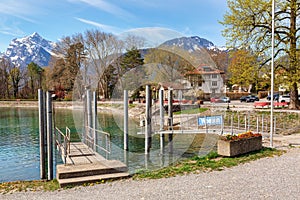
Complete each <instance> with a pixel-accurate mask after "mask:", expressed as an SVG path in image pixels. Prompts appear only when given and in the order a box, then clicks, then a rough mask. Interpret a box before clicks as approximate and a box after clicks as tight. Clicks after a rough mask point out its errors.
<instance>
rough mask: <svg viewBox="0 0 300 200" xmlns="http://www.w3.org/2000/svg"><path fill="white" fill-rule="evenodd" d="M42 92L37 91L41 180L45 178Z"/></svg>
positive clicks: (40, 90)
mask: <svg viewBox="0 0 300 200" xmlns="http://www.w3.org/2000/svg"><path fill="white" fill-rule="evenodd" d="M43 93H44V92H43V90H42V89H39V90H38V97H39V132H40V177H41V179H45V178H46V167H45V163H46V162H45V131H44V130H45V128H44V127H45V124H44V118H45V108H44V105H45V103H44V102H45V100H44V98H43V97H44V94H43Z"/></svg>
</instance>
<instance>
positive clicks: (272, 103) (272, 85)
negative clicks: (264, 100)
mask: <svg viewBox="0 0 300 200" xmlns="http://www.w3.org/2000/svg"><path fill="white" fill-rule="evenodd" d="M274 32H275V0H272V63H271V119H270V147H271V148H272V147H273V112H274V99H273V98H274Z"/></svg>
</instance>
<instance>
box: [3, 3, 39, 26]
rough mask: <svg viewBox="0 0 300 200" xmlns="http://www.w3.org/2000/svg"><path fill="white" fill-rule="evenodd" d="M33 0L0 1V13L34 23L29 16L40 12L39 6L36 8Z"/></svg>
mask: <svg viewBox="0 0 300 200" xmlns="http://www.w3.org/2000/svg"><path fill="white" fill-rule="evenodd" d="M36 3H37V2H36V1H35V0H29V1H17V0H8V1H2V2H0V14H4V15H9V16H14V17H17V18H20V19H23V20H25V21H28V22H32V23H35V20H33V19H31V18H30V17H29V16H31V15H36V14H38V13H40V11H41V8H39V9H38V7H37V6H36V5H37V4H36Z"/></svg>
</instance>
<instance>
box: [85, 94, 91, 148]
mask: <svg viewBox="0 0 300 200" xmlns="http://www.w3.org/2000/svg"><path fill="white" fill-rule="evenodd" d="M86 99H87V100H86V101H87V126H88V128H87V130H88V131H87V132H88V133H87V135H86V138H87V145H88V146H89V147H92V145H93V144H92V141H91V137H92V132H91V128H93V125H92V123H93V122H92V99H91V90H89V89H88V90H87V91H86Z"/></svg>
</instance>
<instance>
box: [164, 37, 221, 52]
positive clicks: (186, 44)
mask: <svg viewBox="0 0 300 200" xmlns="http://www.w3.org/2000/svg"><path fill="white" fill-rule="evenodd" d="M162 45H167V46H178V47H181V48H183V49H185V50H187V51H189V52H192V51H195V50H198V49H200V48H203V47H205V48H207V49H219V50H221V48H218V47H216V46H215V45H214V43H212V42H211V41H208V40H207V39H204V38H200V37H198V36H191V37H180V38H175V39H172V40H168V41H166V42H164V43H163V44H162ZM223 50H224V49H223Z"/></svg>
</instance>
